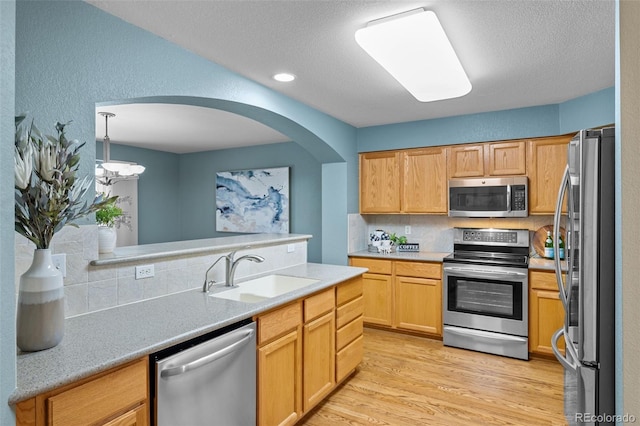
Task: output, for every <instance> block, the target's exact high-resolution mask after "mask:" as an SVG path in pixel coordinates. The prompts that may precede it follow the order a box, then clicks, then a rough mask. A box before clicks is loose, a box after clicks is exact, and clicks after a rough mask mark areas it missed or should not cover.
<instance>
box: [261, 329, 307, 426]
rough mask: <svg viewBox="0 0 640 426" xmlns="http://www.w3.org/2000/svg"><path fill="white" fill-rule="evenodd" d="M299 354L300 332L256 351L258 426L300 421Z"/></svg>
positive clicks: (300, 368) (287, 335) (300, 362)
mask: <svg viewBox="0 0 640 426" xmlns="http://www.w3.org/2000/svg"><path fill="white" fill-rule="evenodd" d="M301 352H302V339H301V332H300V328H297V329H295V330H293V331H291V332H289V333H287V334H285V335H284V336H282V337H280V338H279V339H277V340H275V341H273V342H271V343H269V344H266V345H264V346H262V347H259V348H258V425H261V426H277V425H292V424H294V423H295V422H296V421H298V419H299V418H300V416H301V413H302V353H301Z"/></svg>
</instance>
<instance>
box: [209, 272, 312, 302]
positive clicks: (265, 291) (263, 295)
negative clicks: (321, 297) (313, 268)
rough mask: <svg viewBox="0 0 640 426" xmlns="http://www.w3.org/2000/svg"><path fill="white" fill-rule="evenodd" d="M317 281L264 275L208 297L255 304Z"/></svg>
mask: <svg viewBox="0 0 640 426" xmlns="http://www.w3.org/2000/svg"><path fill="white" fill-rule="evenodd" d="M319 281H320V280H316V279H313V278H300V277H291V276H288V275H266V276H264V277H260V278H255V279H252V280H248V281H244V282H241V283H237V287H233V288H231V289H229V290H223V291H220V292H217V293H211V294H210V296H211V297H217V298H220V299H228V300H236V301H239V302H246V303H257V302H261V301H263V300H266V299H271V298H272V297H277V296H280V295H283V294H285V293H289V292H290V291H294V290H299V289H301V288H304V287H306V286H308V285H311V284H315V283H317V282H319Z"/></svg>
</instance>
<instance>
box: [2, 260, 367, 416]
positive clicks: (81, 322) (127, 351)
mask: <svg viewBox="0 0 640 426" xmlns="http://www.w3.org/2000/svg"><path fill="white" fill-rule="evenodd" d="M364 272H366V268H356V267H349V266H338V265H324V264H316V263H306V264H302V265H297V266H291V267H287V268H284V269H279V270H275V271H271V272H269V273H268V274H263V275H271V274H278V275H289V276H295V277H304V278H314V279H316V280H318V282H316V283H314V284H311V285H309V286H306V287H304V288H302V289H299V290H295V291H292V292H289V293H286V294H283V295H281V296H278V297H273V298H271V299H266V300H264V301H261V302H258V303H244V302H237V301H232V300H226V299H221V298H216V297H211V296H210V295H207V294H206V293H203V292H202V291H201V290H188V291H184V292H181V293H175V294H171V295H167V296H162V297H158V298H155V299H150V300H145V301H141V302H137V303H131V304H127V305H122V306H117V307H114V308H110V309H105V310H102V311H98V312H93V313H89V314H85V315H79V316H76V317H71V318H68V319H67V320H66V321H65V336H64V338H63V340H62V342H61V343H60V344H59V345H58V346H56V347H54V348H51V349H48V350H44V351H40V352H31V353H18V356H17V388H16V390H15V391H14V393H13V394H12V395H11V397H10V399H9V401H8V402H9V404H11V405H13V404H16V403H18V402H20V401H23V400H25V399H28V398H31V397H34V396H36V395H38V394H41V393H43V392H46V391H49V390H52V389H55V388H57V387H60V386H63V385H66V384H69V383H73V382H75V381H77V380H80V379H83V378H86V377H89V376H92V375H94V374H96V373H99V372H101V371H104V370H107V369H109V368H112V367H116V366H118V365H121V364H123V363H125V362H128V361H132V360H135V359H138V358H140V357H143V356H146V355H149V354H151V353H153V352H157V351H159V350H161V349H165V348H167V347H170V346H173V345H175V344H178V343H181V342H184V341H186V340H189V339H191V338H194V337H197V336H200V335H202V334H205V333H208V332H210V331H214V330H217V329H220V328H222V327H224V326H227V325H230V324H234V323H236V322H238V321H240V320H243V319H246V318H251V317H253V316H254V315H257V314H260V313H262V312H265V311H268V310H270V309H273V308H276V307H278V306H281V305H283V304H286V303H288V302H291V301H293V300H296V299H299V298H302V297H305V296H307V295H310V294H312V293H315V292H318V291H320V290H323V289H325V288H328V287H331V286H333V285H335V284H338V283H340V282H342V281H345V280H348V279H350V278H353V277H356V276H358V275H361V274H362V273H364ZM250 278H255V277H250ZM242 281H243V280H238V283H241V282H242ZM224 289H225V288H224V287H223V286H222V285H214V286H213V287H212V290H211V292H212V293H215V292H219V291H222V290H224Z"/></svg>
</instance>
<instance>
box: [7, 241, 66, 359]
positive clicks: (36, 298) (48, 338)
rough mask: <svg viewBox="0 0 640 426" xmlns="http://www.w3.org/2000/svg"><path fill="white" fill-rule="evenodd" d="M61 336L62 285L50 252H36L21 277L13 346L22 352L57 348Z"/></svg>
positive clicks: (62, 323) (37, 250)
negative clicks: (14, 344)
mask: <svg viewBox="0 0 640 426" xmlns="http://www.w3.org/2000/svg"><path fill="white" fill-rule="evenodd" d="M63 336H64V281H63V278H62V272H60V271H59V270H58V269H57V268H56V267H55V265H54V264H53V261H52V260H51V249H36V250H35V251H34V252H33V262H32V263H31V266H30V267H29V269H27V271H26V272H25V273H24V274H22V275H21V276H20V287H19V291H18V312H17V318H16V337H17V339H16V343H17V344H18V347H19V348H20V349H21V350H23V351H25V352H33V351H41V350H43V349H49V348H52V347H54V346H56V345H57V344H58V343H60V342H61V341H62V337H63Z"/></svg>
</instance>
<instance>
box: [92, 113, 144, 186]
mask: <svg viewBox="0 0 640 426" xmlns="http://www.w3.org/2000/svg"><path fill="white" fill-rule="evenodd" d="M98 114H100V115H102V116H103V117H104V130H105V134H104V138H103V139H102V163H100V164H97V165H96V175H98V176H104V177H106V178H108V179H109V178H111V179H117V178H121V179H127V178H135V177H137V176H138V175H139V174H141V173H142V172H144V169H145V168H144V166H141V165H139V164H136V163H131V162H127V161H112V160H111V158H110V157H111V138H109V118H113V117H115V116H116V115H115V114H114V113H111V112H98ZM100 169H102V170H100Z"/></svg>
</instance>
